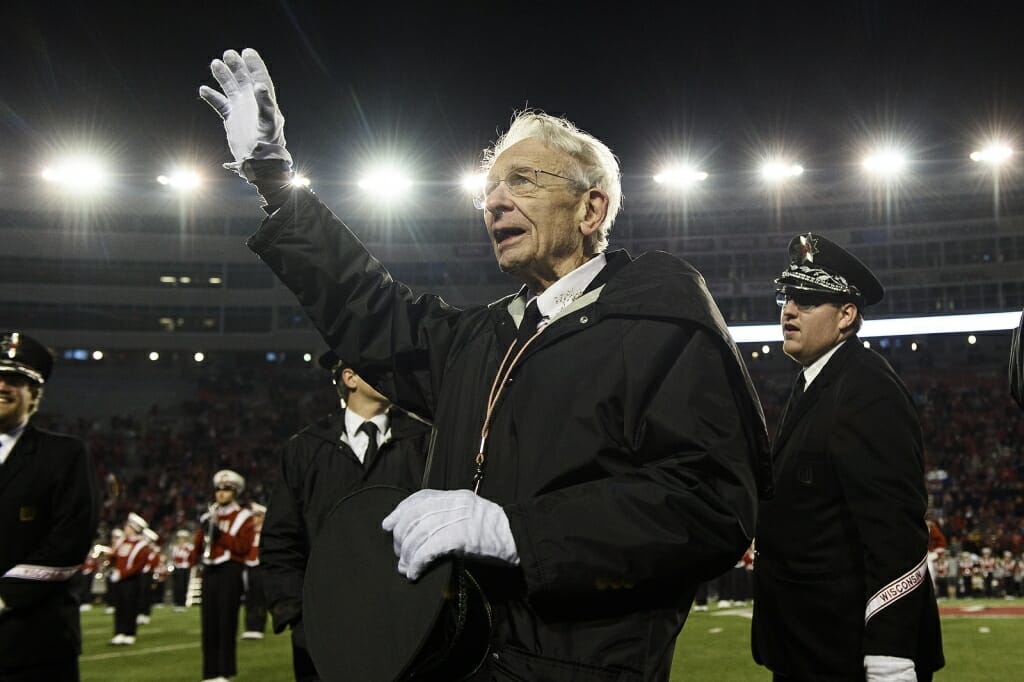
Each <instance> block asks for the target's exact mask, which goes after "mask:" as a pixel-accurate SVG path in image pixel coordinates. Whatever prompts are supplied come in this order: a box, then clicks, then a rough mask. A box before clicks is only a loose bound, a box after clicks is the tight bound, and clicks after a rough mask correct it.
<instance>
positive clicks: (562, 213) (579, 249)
mask: <svg viewBox="0 0 1024 682" xmlns="http://www.w3.org/2000/svg"><path fill="white" fill-rule="evenodd" d="M570 168H571V159H570V157H569V155H568V154H566V153H565V152H562V151H559V150H556V149H550V148H548V147H546V146H545V145H544V144H542V143H541V142H540V141H539V140H537V139H536V138H527V139H525V140H521V141H520V142H517V143H516V144H514V145H512V146H511V147H509V148H508V149H506V150H505V151H504V152H502V153H501V155H500V156H498V158H497V159H496V160H495V162H494V166H493V167H492V168H491V171H490V173H489V174H488V176H487V177H488V183H492V184H493V183H495V182H498V183H499V184H498V185H497V187H496V188H495V189H494V191H492V192H491V193H490V194H489V195H488V196H487V198H486V202H485V204H484V221H485V223H486V225H487V232H488V234H489V235H490V237H491V243H492V245H493V247H494V256H495V258H496V259H497V261H498V267H500V268H501V269H502V271H504V272H507V273H509V274H511V275H514V276H515V277H517V278H518V279H520V280H522V281H523V282H525V283H526V284H527V285H528V286H530V288H531V290H533V291H534V293H539V291H538V288H539V289H540V291H543V289H545V288H547V287H548V286H550V285H551V284H552V283H553V282H555V281H557V280H558V279H559V278H560V277H561V276H563V275H565V274H567V273H569V272H571V271H572V270H574V269H575V268H577V267H578V266H579V265H581V264H582V263H583V262H584V261H585V260H586V258H585V257H584V243H583V236H584V235H583V232H582V231H581V229H580V224H581V222H582V221H583V219H584V217H585V215H586V202H585V200H584V193H581V191H580V188H579V186H578V185H576V184H575V183H574V182H572V181H569V180H565V179H563V178H559V177H554V176H553V175H547V174H539V175H534V174H532V169H541V170H544V171H547V172H548V173H554V174H557V175H564V176H567V177H571V176H572V173H571V171H570ZM517 169H523V170H525V171H527V173H526V174H524V176H523V177H524V178H535V179H536V180H537V181H538V183H539V187H536V188H532V189H531V191H529V192H528V194H529V196H515V195H513V194H512V193H511V192H510V191H509V189H508V186H507V185H506V183H505V182H500V181H501V180H504V179H505V178H506V177H508V176H509V174H510V173H512V172H513V171H516V170H517Z"/></svg>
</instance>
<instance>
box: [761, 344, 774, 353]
mask: <svg viewBox="0 0 1024 682" xmlns="http://www.w3.org/2000/svg"><path fill="white" fill-rule="evenodd" d="M761 352H762V353H764V354H765V355H768V354H769V353H771V352H772V348H771V346H768V345H764V346H761Z"/></svg>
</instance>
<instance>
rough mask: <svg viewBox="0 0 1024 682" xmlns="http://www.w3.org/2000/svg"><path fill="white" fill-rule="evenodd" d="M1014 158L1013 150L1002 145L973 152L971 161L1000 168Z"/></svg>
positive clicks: (997, 144) (989, 146)
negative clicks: (999, 166)
mask: <svg viewBox="0 0 1024 682" xmlns="http://www.w3.org/2000/svg"><path fill="white" fill-rule="evenodd" d="M1011 156H1013V150H1012V149H1010V147H1009V146H1008V145H1005V144H1002V143H995V144H990V145H988V146H987V147H985V148H984V149H980V150H978V151H973V152H971V161H974V162H975V163H987V164H990V165H992V166H998V165H1000V164H1001V163H1003V162H1004V161H1007V160H1009V158H1010V157H1011Z"/></svg>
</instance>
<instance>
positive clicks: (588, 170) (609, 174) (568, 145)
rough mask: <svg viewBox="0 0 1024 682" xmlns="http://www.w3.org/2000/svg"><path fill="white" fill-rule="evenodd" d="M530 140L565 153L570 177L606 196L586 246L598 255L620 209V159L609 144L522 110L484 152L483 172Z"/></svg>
mask: <svg viewBox="0 0 1024 682" xmlns="http://www.w3.org/2000/svg"><path fill="white" fill-rule="evenodd" d="M531 137H535V138H538V139H539V140H540V141H541V142H542V143H544V144H545V145H547V146H549V147H553V148H555V149H560V150H561V151H563V152H565V153H567V154H568V155H569V156H570V157H571V158H572V166H571V168H570V174H571V175H572V176H574V179H575V180H577V181H578V182H579V183H580V184H582V185H583V186H584V187H587V188H590V187H596V188H598V189H600V190H601V191H603V192H604V193H605V194H607V195H608V215H607V216H605V219H604V222H603V223H601V226H600V228H599V229H598V230H597V231H596V232H595V233H594V234H593V235H592V236H590V237H589V238H588V240H587V242H588V243H586V244H585V246H586V248H587V249H588V252H589V255H593V254H597V253H601V252H602V251H604V250H605V249H606V248H608V233H609V232H611V229H612V223H614V222H615V216H617V215H618V213H619V209H620V208H621V207H622V181H621V178H620V175H619V160H618V159H616V158H615V154H613V153H612V150H611V149H609V148H608V145H606V144H605V143H604V142H601V141H600V140H598V139H597V138H596V137H594V136H593V135H591V134H589V133H585V132H583V131H582V130H580V129H579V128H577V127H576V126H575V125H573V124H572V123H571V122H570V121H568V120H566V119H564V118H561V117H558V116H551V115H550V114H546V113H544V112H543V111H533V110H525V111H519V112H516V113H515V114H514V115H513V116H512V123H511V124H510V125H509V128H508V132H506V133H505V134H504V135H502V136H501V137H499V138H498V141H497V142H495V143H494V146H493V147H491V148H490V149H487V150H485V151H484V158H483V162H482V164H481V167H482V170H483V172H484V173H488V172H490V170H491V167H492V166H493V165H494V162H495V160H496V159H497V158H498V156H499V155H500V154H501V153H502V152H503V151H505V150H506V149H508V148H509V147H511V146H512V145H514V144H516V143H517V142H521V141H523V140H525V139H527V138H531Z"/></svg>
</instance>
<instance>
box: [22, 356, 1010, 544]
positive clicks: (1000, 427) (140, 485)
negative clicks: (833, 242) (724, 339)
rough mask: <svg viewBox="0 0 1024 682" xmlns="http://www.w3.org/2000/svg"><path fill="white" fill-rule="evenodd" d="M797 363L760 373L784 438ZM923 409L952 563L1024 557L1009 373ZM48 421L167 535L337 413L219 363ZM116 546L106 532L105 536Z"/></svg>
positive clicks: (109, 493) (958, 383) (940, 379)
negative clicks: (124, 401) (98, 415)
mask: <svg viewBox="0 0 1024 682" xmlns="http://www.w3.org/2000/svg"><path fill="white" fill-rule="evenodd" d="M794 370H795V366H793V367H790V366H788V365H783V366H778V365H776V369H774V370H772V371H764V370H762V369H761V368H760V366H759V364H758V363H752V364H751V371H752V375H753V378H754V381H755V384H756V386H757V388H758V392H759V395H760V397H761V401H762V403H763V406H764V411H765V417H766V420H767V422H768V425H769V433H774V428H775V425H776V424H777V422H778V420H779V417H780V413H781V409H782V406H783V405H784V404H785V401H786V397H787V395H788V392H789V390H790V384H791V383H792V381H793V377H794V376H795V371H794ZM901 375H902V376H903V379H904V381H905V382H906V383H907V386H908V387H909V388H910V390H911V392H912V393H913V394H914V398H915V401H916V403H917V405H918V408H919V410H920V412H921V422H922V426H923V429H924V442H925V450H926V451H925V458H926V471H927V472H928V474H927V476H928V491H929V493H930V496H931V515H932V517H933V518H934V520H935V521H936V523H937V524H938V526H939V528H941V530H942V532H943V533H944V534H945V536H946V538H947V540H948V549H949V551H950V553H951V554H953V555H954V556H956V555H958V554H959V553H960V552H969V553H974V554H980V553H981V551H982V549H983V548H985V547H988V548H990V549H991V550H992V551H993V552H995V553H996V554H997V555H1002V553H1003V552H1004V551H1010V552H1012V553H1013V555H1014V556H1019V555H1020V554H1021V552H1022V551H1024V476H1022V472H1024V461H1022V460H1024V454H1022V453H1024V449H1022V448H1021V447H1020V445H1019V444H1020V443H1021V442H1024V413H1022V412H1021V410H1020V409H1019V408H1017V406H1016V405H1015V404H1014V403H1013V402H1012V400H1011V399H1010V397H1009V391H1008V388H1007V385H1006V376H1005V370H1004V368H1003V367H1002V366H998V365H995V364H993V365H991V366H984V367H970V368H968V367H964V368H962V369H956V370H950V369H942V370H934V369H929V368H926V369H917V370H913V369H911V370H907V369H901ZM43 407H44V409H43V411H42V413H41V414H40V415H39V417H38V421H39V423H40V424H41V425H42V426H50V427H52V428H55V429H57V430H62V431H65V432H70V433H74V434H76V435H78V436H80V437H82V438H83V439H85V441H86V442H87V445H88V447H89V451H90V452H91V453H92V455H93V457H94V459H95V462H96V467H97V470H98V472H99V474H100V476H101V479H102V485H103V488H104V502H103V509H102V516H101V528H105V531H106V532H107V533H109V530H110V529H112V528H115V527H117V526H120V525H121V524H123V523H124V519H125V518H126V517H127V515H128V513H129V512H136V513H138V514H141V515H142V516H143V517H145V518H147V519H149V520H150V524H151V526H152V527H153V528H154V529H156V530H157V531H159V533H160V534H161V535H162V536H163V538H167V539H169V538H171V537H172V536H173V533H174V531H176V530H177V529H179V528H184V527H188V528H194V525H195V523H196V519H198V517H199V515H200V514H201V513H202V511H204V510H205V509H206V507H207V505H208V504H209V502H210V500H211V496H212V489H211V483H210V479H211V476H212V475H213V472H215V471H217V470H219V469H224V468H228V469H233V470H236V471H239V472H241V473H242V474H243V475H244V476H245V477H246V479H247V481H248V482H249V484H248V486H247V490H246V493H245V500H243V501H254V502H266V500H267V497H268V495H267V489H268V486H269V485H270V484H271V482H272V481H273V477H274V472H275V468H276V464H277V450H278V448H279V447H280V446H281V445H282V444H283V443H284V442H285V441H286V440H287V438H288V437H289V436H290V435H291V434H293V433H295V432H296V431H297V430H299V429H300V428H302V427H303V426H304V425H306V424H308V423H310V422H312V421H314V420H315V419H317V418H319V417H320V416H322V415H325V414H327V413H329V412H331V411H333V410H335V409H337V397H336V394H335V393H334V391H333V388H332V387H331V385H330V383H329V381H328V380H327V379H326V377H325V375H324V374H323V373H322V372H321V371H319V370H316V369H315V368H312V367H303V368H298V369H296V368H289V367H283V366H277V365H274V364H272V363H267V364H252V365H249V366H244V365H232V366H230V367H224V368H220V369H218V368H217V367H211V368H210V369H209V370H208V371H206V372H205V373H203V374H202V375H201V378H199V379H197V380H196V389H195V394H194V396H193V397H192V398H191V399H188V400H185V401H184V402H181V403H180V404H161V403H160V402H159V400H157V401H156V402H154V404H153V405H152V406H151V407H149V409H148V410H147V411H146V412H145V413H144V414H142V415H133V416H111V417H109V418H108V419H105V420H96V419H83V418H74V417H65V416H61V415H57V414H49V413H47V412H46V409H45V408H46V403H45V401H44V403H43ZM101 539H102V540H104V541H105V540H106V539H107V538H106V537H103V538H101Z"/></svg>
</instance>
